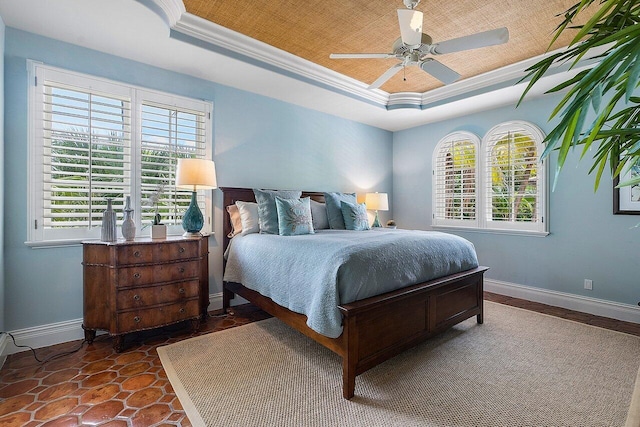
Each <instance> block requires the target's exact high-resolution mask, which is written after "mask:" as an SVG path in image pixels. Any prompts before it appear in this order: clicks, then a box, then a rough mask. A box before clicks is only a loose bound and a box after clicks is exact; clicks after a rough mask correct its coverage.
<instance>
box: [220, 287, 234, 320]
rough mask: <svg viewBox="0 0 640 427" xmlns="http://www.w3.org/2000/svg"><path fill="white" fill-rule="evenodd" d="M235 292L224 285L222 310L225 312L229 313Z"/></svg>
mask: <svg viewBox="0 0 640 427" xmlns="http://www.w3.org/2000/svg"><path fill="white" fill-rule="evenodd" d="M234 296H235V294H234V293H233V292H231V291H230V290H228V289H227V288H226V287H225V286H224V285H222V311H223V313H227V312H228V311H229V307H231V300H232V299H233V297H234Z"/></svg>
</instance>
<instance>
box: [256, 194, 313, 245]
mask: <svg viewBox="0 0 640 427" xmlns="http://www.w3.org/2000/svg"><path fill="white" fill-rule="evenodd" d="M253 194H254V195H255V196H256V202H258V222H259V224H260V232H261V233H266V234H278V231H279V230H278V211H277V208H276V197H281V198H283V199H299V198H300V196H301V195H302V191H275V190H257V189H254V190H253Z"/></svg>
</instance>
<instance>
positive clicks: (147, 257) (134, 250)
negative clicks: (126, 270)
mask: <svg viewBox="0 0 640 427" xmlns="http://www.w3.org/2000/svg"><path fill="white" fill-rule="evenodd" d="M149 262H153V246H151V245H124V246H120V247H119V248H118V261H117V263H118V265H127V264H144V263H149Z"/></svg>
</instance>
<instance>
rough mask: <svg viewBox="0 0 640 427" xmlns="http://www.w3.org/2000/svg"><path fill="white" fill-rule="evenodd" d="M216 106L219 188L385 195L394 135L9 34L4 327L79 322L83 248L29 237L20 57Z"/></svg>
mask: <svg viewBox="0 0 640 427" xmlns="http://www.w3.org/2000/svg"><path fill="white" fill-rule="evenodd" d="M27 59H33V60H36V61H42V62H44V63H46V64H50V65H54V66H59V67H64V68H68V69H71V70H74V71H79V72H84V73H89V74H94V75H97V76H102V77H106V78H109V79H113V80H118V81H123V82H127V83H131V84H135V85H138V86H143V87H147V88H151V89H157V90H163V91H167V92H172V93H176V94H179V95H183V96H189V97H194V98H204V99H207V100H211V101H213V103H214V137H213V144H214V160H215V162H216V169H217V174H218V185H219V186H247V187H267V188H292V189H293V188H297V189H304V190H345V191H346V190H349V191H365V190H369V189H371V190H374V191H384V192H391V189H392V181H391V161H390V159H391V156H392V138H393V137H392V134H391V133H390V132H387V131H383V130H380V129H376V128H373V127H371V126H366V125H362V124H359V123H355V122H351V121H348V120H344V119H341V118H337V117H334V116H331V115H328V114H323V113H319V112H316V111H312V110H308V109H304V108H301V107H297V106H294V105H291V104H287V103H284V102H280V101H276V100H273V99H269V98H265V97H261V96H257V95H254V94H250V93H247V92H243V91H240V90H236V89H233V88H229V87H225V86H221V85H217V84H214V83H211V82H208V81H204V80H199V79H195V78H192V77H189V76H185V75H180V74H177V73H174V72H169V71H165V70H161V69H158V68H154V67H151V66H148V65H144V64H141V63H136V62H133V61H130V60H125V59H122V58H117V57H114V56H110V55H106V54H103V53H99V52H96V51H92V50H88V49H84V48H80V47H77V46H73V45H70V44H66V43H62V42H58V41H55V40H51V39H47V38H43V37H40V36H36V35H34V34H30V33H25V32H22V31H18V30H15V29H12V28H7V31H6V51H5V72H6V92H5V103H6V105H7V106H8V107H7V110H6V123H7V126H6V129H5V141H6V147H5V149H6V153H5V160H4V164H5V170H6V173H7V176H11V184H10V191H7V192H6V193H5V197H6V203H5V205H6V207H7V209H6V218H7V220H6V235H5V239H4V241H5V264H6V269H5V288H6V289H5V293H6V301H5V307H6V316H5V322H6V327H7V328H8V329H9V330H15V329H19V328H26V327H32V326H38V325H44V324H49V323H53V322H60V321H65V320H71V319H78V318H81V317H82V268H81V265H80V262H81V258H82V249H81V247H80V246H75V247H66V248H56V249H30V248H28V247H27V246H25V245H24V242H25V240H26V239H27V224H26V214H25V211H26V208H27V191H28V189H27V144H28V141H27V75H26V73H27V69H26V60H27ZM221 200H222V198H221V193H220V191H219V190H214V204H215V213H214V215H215V216H214V221H215V236H214V237H212V238H211V239H210V257H209V258H210V267H211V268H210V271H211V273H210V276H211V277H210V292H211V293H217V292H220V291H221V281H222V269H221V265H222V253H221V249H220V246H219V242H220V241H221V237H222V224H221V212H222V206H221V203H222V202H221Z"/></svg>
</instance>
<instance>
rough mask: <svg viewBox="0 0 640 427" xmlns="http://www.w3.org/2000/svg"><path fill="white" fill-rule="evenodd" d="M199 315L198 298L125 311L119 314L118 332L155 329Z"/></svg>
mask: <svg viewBox="0 0 640 427" xmlns="http://www.w3.org/2000/svg"><path fill="white" fill-rule="evenodd" d="M198 314H199V313H198V299H197V298H194V299H192V300H188V301H184V302H179V303H176V304H170V305H164V306H160V307H152V308H146V309H140V310H131V311H125V312H121V313H118V314H117V322H118V331H119V333H127V332H132V331H138V330H142V329H150V328H155V327H158V326H163V325H168V324H170V323H176V322H179V321H181V320H187V319H193V318H196V317H198Z"/></svg>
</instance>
